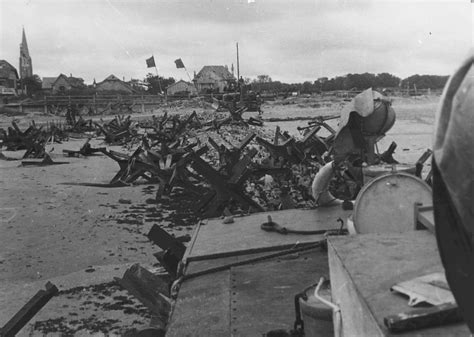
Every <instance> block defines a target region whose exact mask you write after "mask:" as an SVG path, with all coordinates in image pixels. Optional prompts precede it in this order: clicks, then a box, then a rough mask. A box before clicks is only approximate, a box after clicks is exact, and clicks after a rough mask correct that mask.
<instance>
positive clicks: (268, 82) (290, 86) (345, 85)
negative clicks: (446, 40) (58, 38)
mask: <svg viewBox="0 0 474 337" xmlns="http://www.w3.org/2000/svg"><path fill="white" fill-rule="evenodd" d="M447 80H448V76H437V75H418V74H417V75H412V76H410V77H407V78H405V79H400V78H399V77H397V76H394V75H392V74H389V73H380V74H371V73H364V74H347V75H344V76H336V77H333V78H330V79H329V78H327V77H321V78H318V79H317V80H316V81H314V82H309V81H306V82H303V83H283V82H280V81H273V80H272V78H271V77H270V76H269V75H258V76H257V78H255V79H253V80H252V79H250V78H245V79H244V82H245V84H249V85H250V86H251V89H252V90H253V91H258V92H272V93H290V92H299V93H302V94H312V93H320V92H324V91H334V90H357V91H359V90H365V89H367V88H378V89H382V88H398V87H399V88H403V89H407V88H410V89H414V88H416V89H442V88H443V87H444V85H445V84H446V81H447ZM137 82H140V81H137ZM175 82H176V80H175V79H174V78H173V77H168V78H166V77H162V76H157V75H154V74H151V73H148V74H147V75H146V77H145V79H144V80H143V82H141V83H142V85H141V86H135V85H133V87H134V89H135V90H137V91H139V92H140V91H143V92H147V93H149V94H154V95H156V94H158V93H159V92H160V91H162V92H164V91H165V90H166V88H167V87H169V86H170V85H171V84H173V83H175ZM41 83H42V82H41V78H40V77H39V76H38V75H33V76H31V77H28V78H25V79H22V80H21V81H20V87H21V88H26V89H27V92H28V95H29V96H31V95H35V94H40V95H41V94H42V90H41ZM160 89H161V90H160ZM94 92H95V90H94V88H93V87H92V86H86V87H84V88H81V89H74V90H71V91H70V92H68V94H69V95H92V94H94Z"/></svg>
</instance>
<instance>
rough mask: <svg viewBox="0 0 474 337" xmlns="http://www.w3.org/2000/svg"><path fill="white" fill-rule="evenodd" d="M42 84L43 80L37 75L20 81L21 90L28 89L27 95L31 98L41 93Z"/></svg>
mask: <svg viewBox="0 0 474 337" xmlns="http://www.w3.org/2000/svg"><path fill="white" fill-rule="evenodd" d="M42 83H43V82H42V81H41V78H40V77H39V76H38V75H36V74H35V75H33V76H29V77H25V78H22V79H21V80H20V85H21V88H24V89H26V93H27V95H29V96H31V95H34V94H36V93H38V92H41V87H42Z"/></svg>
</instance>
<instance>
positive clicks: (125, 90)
mask: <svg viewBox="0 0 474 337" xmlns="http://www.w3.org/2000/svg"><path fill="white" fill-rule="evenodd" d="M95 90H96V91H97V92H114V93H122V94H133V93H135V90H134V89H133V88H132V87H131V85H130V84H128V83H126V82H125V81H122V80H121V79H119V78H118V77H117V76H115V75H110V76H108V77H107V78H106V79H104V80H103V81H102V82H99V83H96V85H95Z"/></svg>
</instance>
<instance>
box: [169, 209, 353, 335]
mask: <svg viewBox="0 0 474 337" xmlns="http://www.w3.org/2000/svg"><path fill="white" fill-rule="evenodd" d="M268 215H270V216H271V217H272V220H273V221H274V222H276V223H278V224H279V225H281V226H284V227H287V228H291V229H297V230H318V229H338V228H340V222H338V221H337V219H338V218H341V219H343V220H344V222H345V221H346V218H347V216H348V215H349V212H347V211H344V210H342V209H341V207H330V208H321V209H312V210H297V209H292V210H285V211H275V212H263V213H257V214H252V215H249V216H245V217H240V218H235V222H234V223H232V224H223V223H222V219H210V220H208V221H205V222H204V223H206V224H205V225H203V224H200V225H197V227H196V231H195V235H194V237H193V240H192V242H190V245H189V246H188V249H187V252H186V254H185V258H186V257H187V269H186V274H185V275H190V274H193V273H196V272H201V271H202V270H207V269H209V268H215V267H216V266H223V265H228V264H230V263H236V262H241V263H242V262H243V261H247V260H249V259H254V258H262V257H264V256H268V255H270V254H277V253H278V251H270V250H279V251H282V250H284V249H285V248H286V247H292V246H294V245H295V244H296V243H297V242H299V243H300V244H309V243H311V242H318V241H320V240H322V239H323V238H324V237H323V235H299V234H279V233H274V232H265V231H263V230H262V229H260V225H261V224H262V223H264V222H266V221H267V216H268ZM328 275H329V270H328V261H327V253H326V252H325V251H323V250H321V249H320V248H319V247H316V248H313V249H310V250H307V251H302V252H300V253H298V254H290V255H285V256H280V257H277V258H273V259H265V260H262V261H259V262H256V263H253V264H243V265H240V266H237V265H234V266H232V267H230V268H227V269H225V270H221V271H217V272H214V273H211V274H207V275H201V276H198V277H195V278H192V279H189V280H185V281H184V282H183V283H182V285H181V288H180V291H179V294H178V299H177V302H176V305H175V308H174V311H173V315H172V318H171V323H170V327H169V329H168V332H167V336H230V335H233V336H260V335H262V334H263V333H267V332H268V331H270V330H276V329H285V330H290V329H292V328H293V323H294V321H295V309H294V296H295V295H296V294H297V293H299V292H301V291H302V290H303V289H305V288H306V287H308V286H309V285H311V284H314V283H316V282H317V281H318V279H319V278H320V277H321V276H325V277H327V276H328Z"/></svg>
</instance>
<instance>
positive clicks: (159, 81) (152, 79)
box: [144, 73, 176, 95]
mask: <svg viewBox="0 0 474 337" xmlns="http://www.w3.org/2000/svg"><path fill="white" fill-rule="evenodd" d="M144 82H145V83H146V85H147V86H148V90H147V91H148V92H149V93H150V94H154V95H156V94H159V93H160V87H161V91H165V90H166V88H168V87H169V86H170V85H171V84H173V83H175V82H176V80H175V79H174V78H173V77H168V78H164V77H161V76H157V75H153V74H152V73H148V74H147V75H146V78H145V81H144Z"/></svg>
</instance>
